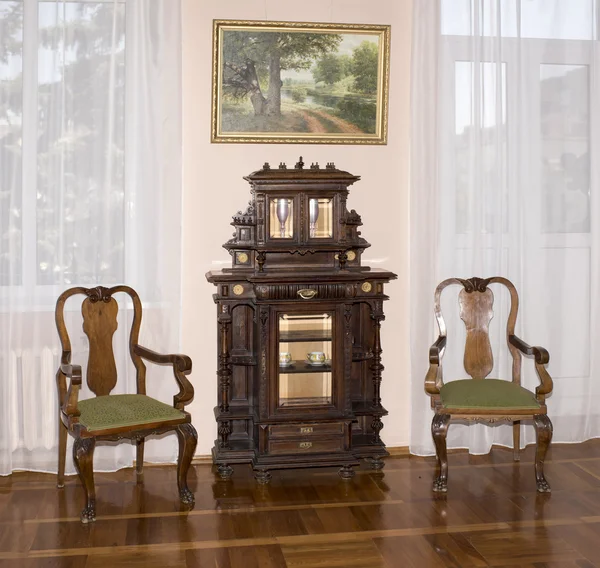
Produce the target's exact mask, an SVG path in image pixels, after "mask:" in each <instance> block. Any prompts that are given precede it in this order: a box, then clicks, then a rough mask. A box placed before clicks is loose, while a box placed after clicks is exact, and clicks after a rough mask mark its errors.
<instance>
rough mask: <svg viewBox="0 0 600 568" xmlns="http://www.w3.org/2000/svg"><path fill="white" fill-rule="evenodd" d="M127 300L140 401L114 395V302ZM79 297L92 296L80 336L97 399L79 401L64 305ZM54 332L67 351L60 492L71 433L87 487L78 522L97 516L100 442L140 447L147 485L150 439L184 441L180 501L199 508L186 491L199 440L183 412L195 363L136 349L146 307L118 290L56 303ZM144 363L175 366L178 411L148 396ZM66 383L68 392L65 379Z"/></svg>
mask: <svg viewBox="0 0 600 568" xmlns="http://www.w3.org/2000/svg"><path fill="white" fill-rule="evenodd" d="M118 292H124V293H125V294H128V295H129V296H130V297H131V299H132V300H133V308H134V312H133V323H132V326H131V333H130V337H129V352H130V354H131V359H132V360H133V364H134V366H135V369H136V377H137V394H113V395H111V394H110V392H111V390H112V389H113V388H114V387H115V385H116V383H117V367H116V364H115V358H114V353H113V346H112V337H113V334H114V332H115V331H116V329H117V312H118V305H117V302H116V300H115V299H114V298H113V295H114V294H116V293H118ZM75 294H83V295H85V296H87V297H86V298H85V299H84V300H83V303H82V306H81V311H82V314H83V330H84V332H85V334H86V335H87V336H88V338H89V345H90V351H89V360H88V367H87V374H86V379H87V384H88V387H89V388H90V390H91V391H92V392H93V393H94V394H95V395H96V396H95V397H94V398H90V399H87V400H79V389H80V388H81V376H82V375H81V366H79V365H72V364H71V343H70V341H69V335H68V333H67V328H66V326H65V320H64V306H65V302H66V301H67V299H68V298H70V297H71V296H73V295H75ZM55 317H56V327H57V329H58V334H59V336H60V341H61V345H62V357H61V363H60V367H59V369H58V371H57V373H56V382H57V387H58V403H59V410H58V414H59V421H60V422H59V426H58V428H59V445H58V487H59V488H60V487H64V474H65V457H66V448H67V432H69V433H70V434H71V435H72V436H73V437H74V438H75V442H74V444H73V461H74V462H75V467H76V468H77V472H78V474H79V478H80V479H81V482H82V484H83V486H84V488H85V493H86V506H85V508H84V509H83V511H82V513H81V521H82V522H83V523H89V522H92V521H94V520H95V516H96V493H95V488H94V469H93V456H94V448H95V446H96V441H105V440H112V441H115V440H121V439H123V438H128V439H130V440H132V441H135V443H136V444H137V454H136V473H137V480H138V483H139V482H141V480H142V471H143V470H142V467H143V463H144V439H145V437H146V436H149V435H151V434H161V433H163V432H167V431H169V430H175V432H176V433H177V437H178V439H179V460H178V464H177V484H178V487H179V497H180V499H181V501H182V502H183V503H185V504H187V505H192V504H193V503H194V495H193V493H192V492H191V491H190V490H189V488H188V486H187V472H188V469H189V466H190V463H191V461H192V457H193V455H194V451H195V449H196V443H197V441H198V435H197V433H196V430H195V429H194V427H193V426H192V423H191V416H190V414H188V413H187V412H185V411H184V410H183V408H184V406H185V405H187V404H189V403H190V402H191V401H192V399H193V397H194V389H193V387H192V385H191V384H190V382H189V381H188V379H187V377H186V375H189V374H190V372H191V370H192V361H191V359H190V358H189V357H187V356H185V355H160V354H158V353H155V352H154V351H150V350H149V349H146V348H145V347H142V346H141V345H138V336H139V331H140V324H141V320H142V304H141V302H140V299H139V296H138V295H137V293H136V292H135V291H134V290H133V289H131V288H129V287H128V286H115V287H114V288H104V287H103V286H98V287H97V288H71V289H69V290H67V291H66V292H63V293H62V294H61V295H60V297H59V298H58V301H57V302H56V312H55ZM142 359H146V360H148V361H151V362H152V363H157V364H159V365H172V366H173V373H174V375H175V380H176V381H177V383H178V385H179V392H178V393H177V394H176V395H175V396H174V397H173V406H169V405H168V404H164V403H163V402H160V401H158V400H155V399H153V398H151V397H149V396H146V365H145V364H144V362H143V360H142ZM67 378H68V379H69V384H68V385H67V380H66V379H67Z"/></svg>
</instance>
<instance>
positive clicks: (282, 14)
mask: <svg viewBox="0 0 600 568" xmlns="http://www.w3.org/2000/svg"><path fill="white" fill-rule="evenodd" d="M213 19H241V20H262V19H268V20H279V21H315V22H332V23H370V24H391V26H392V33H391V38H392V39H391V60H390V61H391V75H390V112H389V136H388V144H387V145H386V146H333V145H330V146H327V145H325V146H320V145H307V144H302V145H285V144H277V145H274V144H232V145H229V144H211V143H210V106H211V79H210V78H211V53H212V20H213ZM410 31H411V0H335V1H333V0H331V1H329V2H328V1H326V0H303V1H301V2H298V1H297V0H220V1H216V0H183V93H184V104H183V146H184V147H183V185H184V195H183V201H184V212H183V322H182V349H183V352H184V353H187V354H189V355H190V356H191V357H192V360H193V362H194V370H193V373H192V376H191V378H192V381H193V383H194V386H195V389H196V397H195V400H194V402H193V403H192V404H191V405H190V407H188V408H189V410H190V412H191V413H192V416H193V421H194V424H195V426H196V429H197V430H198V448H197V451H196V453H197V454H198V455H206V454H209V453H210V449H211V447H212V445H213V441H214V439H215V437H216V423H215V420H214V416H213V410H212V409H213V407H214V406H215V404H216V400H217V378H216V367H217V358H216V317H215V316H216V307H215V305H214V303H213V301H212V294H213V286H212V285H209V284H208V283H207V282H206V280H205V277H204V274H205V273H206V272H207V271H208V270H212V269H218V268H220V267H222V266H226V265H228V264H229V262H230V257H229V255H228V254H227V251H225V249H223V248H222V247H221V245H222V243H224V242H225V241H227V240H228V239H229V238H230V237H231V233H232V230H233V229H232V227H231V226H230V225H229V223H230V221H231V216H232V215H233V214H234V213H236V212H237V211H238V210H239V209H244V208H245V206H246V203H247V202H248V199H249V198H250V191H249V190H250V186H249V185H248V183H247V182H245V181H244V180H243V179H242V176H244V175H247V174H248V173H250V172H252V171H254V170H257V169H259V168H260V167H261V166H262V164H263V163H264V162H265V161H268V162H270V163H271V164H278V163H279V162H280V161H284V162H286V163H287V164H294V163H295V162H296V161H297V160H298V157H299V156H300V155H302V156H303V158H304V161H305V162H307V163H310V162H315V161H318V162H319V163H320V164H324V163H326V162H329V161H334V162H335V163H336V166H337V167H338V168H340V169H343V170H348V171H350V172H351V173H353V174H357V175H360V176H361V177H362V180H361V181H360V182H358V183H356V184H355V185H353V186H352V187H351V188H350V196H349V199H348V207H349V208H353V209H356V211H357V212H358V213H359V214H360V215H361V216H362V219H363V223H364V226H363V227H362V228H361V229H362V235H363V237H365V238H366V239H367V240H368V241H369V242H370V243H371V244H372V247H371V248H370V249H368V250H367V251H366V254H365V255H364V256H363V259H364V261H365V264H369V265H371V266H381V267H384V268H387V269H389V270H392V271H394V272H396V273H397V274H398V275H399V277H398V280H396V281H394V282H392V283H390V284H389V285H388V288H387V292H388V294H389V295H390V297H391V300H390V301H389V302H387V303H386V306H385V308H386V321H385V322H384V324H383V328H382V333H383V336H382V340H383V349H384V352H383V363H384V365H385V367H386V369H385V371H384V375H383V383H382V398H383V403H384V405H385V406H386V407H387V408H388V410H389V412H390V415H389V416H388V417H387V418H386V419H385V420H384V423H385V427H384V429H383V431H382V434H381V435H382V438H383V440H384V441H385V443H386V444H387V445H388V446H406V445H408V440H409V399H410V396H409V371H410V367H409V343H408V317H409V305H408V286H409V278H408V235H409V226H408V220H409V219H408V212H409V198H408V195H409V192H408V168H409V143H408V140H409V131H408V124H409V76H410V73H409V69H410Z"/></svg>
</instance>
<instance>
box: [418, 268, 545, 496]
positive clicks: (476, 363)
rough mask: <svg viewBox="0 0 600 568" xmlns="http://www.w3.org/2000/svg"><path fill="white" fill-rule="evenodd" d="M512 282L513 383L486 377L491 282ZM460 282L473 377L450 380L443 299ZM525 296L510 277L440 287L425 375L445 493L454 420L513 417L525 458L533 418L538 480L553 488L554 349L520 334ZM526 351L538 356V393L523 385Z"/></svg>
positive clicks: (540, 486)
mask: <svg viewBox="0 0 600 568" xmlns="http://www.w3.org/2000/svg"><path fill="white" fill-rule="evenodd" d="M492 283H498V284H503V285H504V286H506V287H507V288H508V290H509V292H510V298H511V307H510V313H509V316H508V322H507V326H506V335H507V341H508V348H509V350H510V354H511V356H512V360H513V362H512V381H506V380H499V379H486V377H487V376H488V375H489V374H490V372H491V371H492V368H493V357H492V347H491V344H490V339H489V333H488V331H489V328H488V326H489V322H490V321H491V319H492V317H493V311H492V308H493V304H494V295H493V294H492V291H491V290H490V289H489V288H488V285H489V284H492ZM451 284H460V285H462V286H463V290H461V291H460V293H459V295H458V304H459V308H460V317H461V319H462V320H463V321H464V322H465V326H466V328H467V335H466V343H465V354H464V367H465V371H466V372H467V373H468V374H469V375H470V376H471V379H461V380H456V381H452V382H449V383H447V384H444V381H443V377H442V356H443V354H444V349H445V347H446V324H445V322H444V318H443V317H442V312H441V307H440V299H441V294H442V291H443V290H444V288H446V287H447V286H449V285H451ZM518 307H519V297H518V295H517V291H516V289H515V287H514V286H513V284H512V283H511V282H510V281H509V280H507V279H506V278H501V277H498V276H495V277H493V278H486V279H482V278H470V279H468V280H462V279H460V278H449V279H448V280H444V281H443V282H442V283H441V284H439V286H438V287H437V288H436V290H435V317H436V319H437V323H438V327H439V331H440V335H439V337H438V338H437V340H436V342H435V343H434V344H433V345H432V346H431V348H430V349H429V371H428V373H427V376H426V377H425V391H426V392H427V394H429V395H430V396H431V406H432V408H433V409H434V411H435V415H434V417H433V421H432V423H431V432H432V435H433V440H434V442H435V448H436V455H437V460H438V466H439V475H438V477H437V478H436V479H435V481H434V483H433V490H434V491H440V492H445V491H447V486H448V457H447V453H446V434H447V432H448V424H449V422H450V420H451V419H459V420H467V421H475V420H482V421H487V422H497V421H509V422H512V423H513V447H514V449H513V452H514V454H513V455H514V459H515V461H518V460H519V444H520V423H521V420H532V421H533V424H534V426H535V429H536V434H537V449H536V454H535V479H536V484H537V490H538V491H539V492H542V493H547V492H550V486H549V485H548V482H547V481H546V478H545V477H544V458H545V456H546V452H547V450H548V446H549V445H550V441H551V439H552V423H551V422H550V419H549V418H548V416H547V413H546V404H545V398H546V396H547V395H548V394H550V393H551V392H552V379H551V378H550V375H549V374H548V372H547V371H546V368H545V365H546V364H547V363H548V361H549V355H548V352H547V351H546V350H545V349H544V348H543V347H530V346H529V345H527V344H526V343H525V342H524V341H522V340H521V339H519V338H518V337H517V336H516V335H515V322H516V320H517V310H518ZM521 354H524V355H530V356H533V357H534V361H535V370H536V372H537V375H538V377H539V379H540V385H539V386H538V387H537V388H536V389H535V394H534V393H533V392H531V391H529V390H527V389H525V388H523V387H522V386H521Z"/></svg>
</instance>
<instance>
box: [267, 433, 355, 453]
mask: <svg viewBox="0 0 600 568" xmlns="http://www.w3.org/2000/svg"><path fill="white" fill-rule="evenodd" d="M343 451H344V439H343V438H341V437H340V438H329V439H325V440H316V439H314V438H313V439H312V440H269V449H268V452H269V453H270V454H271V455H277V454H303V453H307V454H315V453H321V452H343Z"/></svg>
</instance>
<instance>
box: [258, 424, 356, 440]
mask: <svg viewBox="0 0 600 568" xmlns="http://www.w3.org/2000/svg"><path fill="white" fill-rule="evenodd" d="M343 433H344V423H343V422H325V423H320V424H319V423H313V424H310V423H304V424H303V423H301V424H276V425H273V426H269V438H271V439H273V438H298V437H301V438H310V437H311V436H341V435H342V434H343Z"/></svg>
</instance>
